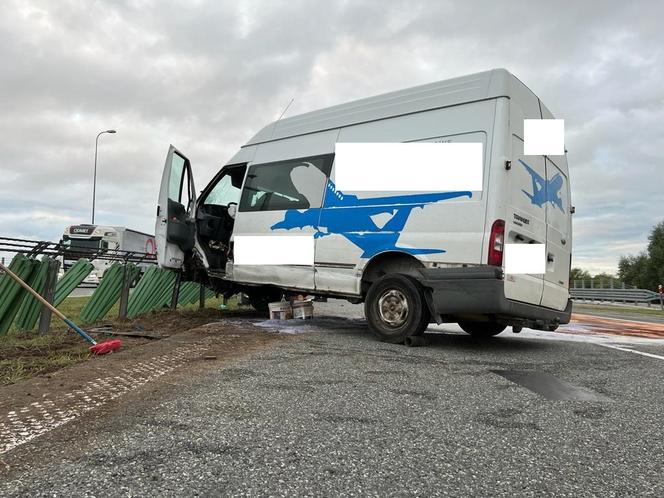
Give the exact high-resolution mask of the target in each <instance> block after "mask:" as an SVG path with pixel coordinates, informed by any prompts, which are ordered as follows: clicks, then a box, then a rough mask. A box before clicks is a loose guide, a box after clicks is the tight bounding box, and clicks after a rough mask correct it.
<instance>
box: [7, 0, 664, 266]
mask: <svg viewBox="0 0 664 498" xmlns="http://www.w3.org/2000/svg"><path fill="white" fill-rule="evenodd" d="M2 5H3V12H2V16H0V57H1V60H2V61H3V62H2V64H1V65H0V103H1V107H0V110H1V112H0V151H1V153H2V162H1V163H0V164H1V165H2V166H0V168H1V170H0V235H5V236H7V235H9V236H17V237H27V238H36V239H49V240H57V239H59V237H60V235H61V234H62V230H63V229H64V227H65V226H66V225H69V224H72V223H81V222H89V217H90V205H91V184H92V168H93V160H94V139H95V136H96V134H97V133H98V132H99V131H101V130H104V129H108V128H115V129H117V130H118V133H117V134H116V135H103V136H102V137H101V139H100V146H99V162H98V165H99V174H98V184H97V186H98V190H97V192H98V197H97V214H96V221H97V222H98V223H104V224H118V225H126V226H129V227H132V228H136V229H140V230H143V231H148V232H153V230H154V212H155V205H156V197H157V190H158V185H159V178H160V175H161V170H162V167H163V161H164V158H165V154H166V151H167V148H168V144H169V143H172V144H174V145H176V146H177V147H178V148H179V149H180V150H182V151H184V152H185V153H186V154H187V155H188V156H189V158H190V159H191V161H192V164H193V168H194V172H195V173H194V176H195V179H196V181H197V185H196V186H197V189H199V190H200V189H201V188H202V187H203V186H205V184H206V183H207V182H208V181H209V179H210V177H211V175H212V174H213V173H214V172H215V171H216V170H218V168H219V167H220V165H221V164H223V163H224V162H226V160H227V159H229V158H230V157H231V156H232V155H233V153H234V152H235V151H236V150H237V148H238V147H239V146H240V145H242V144H243V143H244V142H245V141H246V140H248V139H249V138H250V137H251V136H252V135H253V134H254V133H255V132H256V131H257V130H258V129H260V128H261V127H262V126H263V125H265V124H267V122H269V121H271V120H273V119H276V118H277V117H278V116H279V114H280V113H281V111H282V110H283V109H284V107H285V106H286V104H287V103H288V102H289V101H290V100H291V98H294V99H295V100H294V103H293V104H292V105H291V107H290V109H289V110H288V114H287V115H289V116H290V115H294V114H298V113H301V112H305V111H309V110H313V109H316V108H320V107H324V106H328V105H332V104H337V103H342V102H345V101H348V100H352V99H357V98H362V97H366V96H370V95H374V94H379V93H383V92H386V91H391V90H397V89H401V88H405V87H409V86H414V85H419V84H424V83H429V82H432V81H437V80H443V79H446V78H450V77H455V76H460V75H464V74H468V73H473V72H478V71H483V70H486V69H491V68H495V67H505V68H507V69H509V70H510V71H512V72H513V73H514V74H516V75H517V76H518V77H519V78H520V79H521V80H522V81H524V82H525V83H526V84H527V85H528V86H529V87H530V88H531V89H532V90H533V91H534V92H535V93H536V94H538V95H539V97H540V98H541V99H542V100H543V101H544V102H545V103H546V104H547V106H548V107H549V108H550V109H551V111H552V112H553V113H554V114H555V115H556V117H559V118H564V119H565V123H566V135H567V136H566V145H567V148H568V149H569V155H568V159H569V164H570V170H571V180H572V196H573V204H575V205H576V208H577V214H576V215H574V220H575V221H574V231H575V233H574V236H575V247H574V264H575V265H576V266H581V267H584V268H586V269H588V270H590V271H591V272H599V271H604V270H606V271H613V270H615V267H616V263H617V259H618V257H619V256H620V255H621V254H626V253H636V252H638V251H640V250H642V249H643V248H644V246H645V244H646V243H647V235H648V232H649V230H650V228H651V227H652V225H654V224H655V223H656V222H658V221H661V220H662V219H664V207H663V206H664V159H663V153H662V151H664V30H662V28H661V21H662V19H664V7H663V5H664V2H659V1H657V0H653V1H651V2H646V1H643V2H640V1H635V2H625V1H615V2H611V1H602V2H576V1H575V2H571V1H570V2H561V1H558V2H551V1H533V0H530V1H509V0H505V1H502V2H496V1H492V0H487V1H468V0H463V1H443V0H431V1H418V0H408V1H388V0H381V1H363V0H354V1H336V2H335V1H332V0H329V1H327V0H319V1H313V0H312V1H298V0H289V1H284V2H281V1H268V0H264V1H253V0H252V1H246V0H232V1H221V0H210V1H205V0H182V1H166V0H124V1H122V0H117V1H110V0H109V1H93V0H80V1H76V0H43V1H36V0H30V1H28V0H4V1H3V2H2Z"/></svg>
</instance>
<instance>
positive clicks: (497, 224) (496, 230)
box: [488, 220, 505, 266]
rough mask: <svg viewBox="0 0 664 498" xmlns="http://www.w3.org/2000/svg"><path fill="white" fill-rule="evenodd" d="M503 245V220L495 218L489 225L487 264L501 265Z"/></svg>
mask: <svg viewBox="0 0 664 498" xmlns="http://www.w3.org/2000/svg"><path fill="white" fill-rule="evenodd" d="M504 247H505V221H504V220H496V221H494V222H493V225H492V226H491V236H490V237H489V261H488V262H489V264H490V265H492V266H503V249H504Z"/></svg>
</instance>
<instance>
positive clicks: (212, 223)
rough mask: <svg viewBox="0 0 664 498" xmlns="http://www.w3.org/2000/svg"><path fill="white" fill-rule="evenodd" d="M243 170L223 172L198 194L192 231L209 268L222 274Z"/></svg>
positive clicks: (231, 168)
mask: <svg viewBox="0 0 664 498" xmlns="http://www.w3.org/2000/svg"><path fill="white" fill-rule="evenodd" d="M246 169H247V165H246V164H238V165H232V166H228V167H226V168H224V169H223V170H222V172H221V174H220V175H218V176H217V178H215V179H214V180H213V181H212V182H210V184H209V185H208V187H207V188H206V189H205V190H204V191H203V192H202V194H201V200H200V202H199V207H198V211H197V213H196V231H197V234H198V239H199V242H200V245H201V247H202V248H203V249H204V250H205V252H206V254H205V255H206V257H207V260H208V263H209V264H210V268H213V269H215V270H218V271H223V269H224V267H225V266H226V261H228V258H229V257H231V249H230V238H231V235H232V234H233V227H234V225H235V216H236V213H237V208H238V203H239V202H240V191H241V190H240V189H241V188H242V181H243V180H244V173H245V171H246Z"/></svg>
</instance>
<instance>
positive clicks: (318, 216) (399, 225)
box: [271, 180, 473, 258]
mask: <svg viewBox="0 0 664 498" xmlns="http://www.w3.org/2000/svg"><path fill="white" fill-rule="evenodd" d="M472 196H473V194H472V192H469V191H463V192H441V193H432V194H409V195H395V196H388V197H372V198H368V199H358V197H357V196H356V195H352V194H344V193H343V192H341V191H338V190H337V189H336V186H335V185H334V183H333V182H332V180H328V181H327V188H326V192H325V199H324V202H323V206H324V207H323V208H311V209H305V210H298V209H289V210H287V211H286V213H285V215H284V219H283V220H282V221H279V222H277V223H275V224H274V225H272V227H271V228H272V230H279V229H281V230H291V229H294V228H300V229H302V228H305V227H312V228H313V229H315V230H316V232H315V234H314V238H320V237H325V236H328V235H332V234H339V235H341V236H343V237H345V238H346V239H347V240H349V241H350V242H352V243H353V244H355V245H356V246H357V247H359V248H360V249H362V251H363V252H362V256H361V257H362V258H370V257H372V256H373V255H375V254H378V253H379V252H383V251H389V250H398V251H403V252H406V253H408V254H431V253H441V252H445V251H444V250H442V249H420V248H412V247H399V246H397V242H398V240H399V235H400V233H401V231H402V230H403V228H404V226H405V225H406V222H407V221H408V217H409V216H410V213H411V212H412V210H413V209H415V208H424V206H426V205H427V204H431V203H435V202H438V201H442V200H446V199H454V198H457V197H468V198H471V197H472ZM381 214H388V215H390V216H391V218H390V219H389V221H387V223H385V224H384V225H383V226H378V225H377V224H376V222H375V221H374V220H373V219H372V218H373V217H375V216H376V215H381Z"/></svg>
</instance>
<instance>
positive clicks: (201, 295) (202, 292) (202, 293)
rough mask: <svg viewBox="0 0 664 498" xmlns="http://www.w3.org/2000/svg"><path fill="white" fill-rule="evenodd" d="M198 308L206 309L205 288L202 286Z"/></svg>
mask: <svg viewBox="0 0 664 498" xmlns="http://www.w3.org/2000/svg"><path fill="white" fill-rule="evenodd" d="M198 308H199V309H203V308H205V286H204V285H203V284H200V286H199V288H198Z"/></svg>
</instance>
